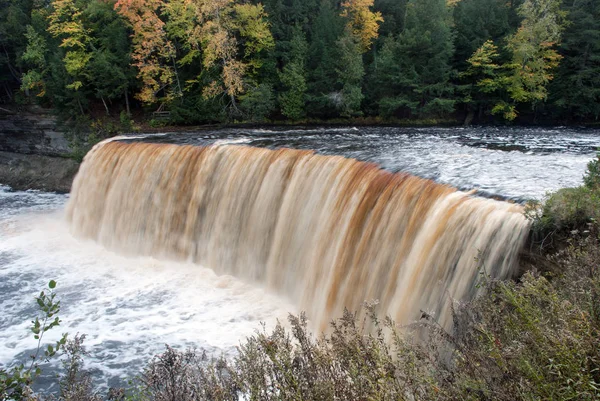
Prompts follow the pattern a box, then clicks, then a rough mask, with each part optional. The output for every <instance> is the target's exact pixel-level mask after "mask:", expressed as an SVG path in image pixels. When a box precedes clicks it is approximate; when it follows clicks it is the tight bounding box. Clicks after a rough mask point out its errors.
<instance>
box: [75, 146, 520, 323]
mask: <svg viewBox="0 0 600 401" xmlns="http://www.w3.org/2000/svg"><path fill="white" fill-rule="evenodd" d="M67 218H68V220H69V221H70V224H71V229H72V232H73V233H74V235H77V236H80V237H84V238H90V239H93V240H95V241H98V242H100V243H101V244H103V245H104V246H106V247H108V248H110V249H113V250H115V251H119V252H123V253H127V254H135V255H152V256H157V257H167V258H175V259H187V260H191V261H193V262H195V263H199V264H201V265H203V266H206V267H210V268H212V269H213V270H215V271H216V272H217V273H219V274H230V275H233V276H236V277H239V278H242V279H246V280H251V281H254V282H257V283H261V284H264V285H266V286H267V287H269V288H271V289H272V290H274V291H276V292H278V293H279V294H282V295H284V296H287V297H289V298H290V299H291V300H292V301H293V302H295V303H296V304H297V305H298V307H299V309H301V310H304V311H306V312H307V315H308V316H309V317H310V318H311V319H312V320H313V321H314V322H316V323H317V324H319V325H320V328H324V327H325V325H326V324H327V322H328V321H329V320H330V319H332V318H334V317H338V316H340V314H341V312H342V310H343V308H344V307H347V308H349V309H350V310H357V309H359V308H360V305H361V303H362V302H363V301H365V300H373V299H378V300H379V303H380V310H381V312H382V313H386V314H389V315H390V316H392V317H393V318H395V319H396V320H397V321H398V322H400V323H406V322H409V321H410V320H412V319H414V318H415V317H416V316H418V314H419V311H420V310H421V309H423V310H427V311H429V312H431V313H432V314H434V315H435V316H437V318H438V319H439V321H440V323H441V324H444V325H447V324H448V323H449V320H450V319H451V317H450V313H449V312H450V310H449V308H450V298H454V299H468V298H469V297H471V296H472V295H473V294H474V292H475V291H476V283H477V279H478V276H479V271H480V267H481V266H484V268H485V271H486V272H487V273H488V274H491V275H493V276H495V277H502V278H503V277H507V276H509V275H510V274H511V270H512V268H513V267H514V265H515V262H516V258H517V255H518V253H519V251H520V249H521V247H522V245H523V242H524V240H525V237H526V235H527V231H528V222H527V220H526V219H525V217H524V216H523V211H522V207H521V206H519V205H515V204H511V203H507V202H500V201H495V200H491V199H484V198H479V197H474V196H472V195H471V194H469V193H466V192H462V191H458V190H456V189H453V188H451V187H448V186H445V185H440V184H436V183H434V182H432V181H430V180H425V179H421V178H418V177H414V176H411V175H408V174H402V173H390V172H387V171H384V170H382V169H381V168H380V167H379V166H377V165H375V164H371V163H364V162H360V161H357V160H353V159H347V158H344V157H339V156H322V155H317V154H315V153H314V152H311V151H301V150H292V149H279V150H269V149H261V148H253V147H247V146H208V147H196V146H178V145H163V144H147V143H133V144H127V143H122V142H118V141H113V142H105V143H101V144H99V145H97V146H96V147H95V148H94V149H93V150H92V151H91V152H90V153H89V154H88V155H87V156H86V157H85V160H84V162H83V164H82V165H81V168H80V171H79V173H78V175H77V177H76V179H75V181H74V183H73V188H72V191H71V198H70V200H69V203H68V205H67Z"/></svg>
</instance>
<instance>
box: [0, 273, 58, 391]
mask: <svg viewBox="0 0 600 401" xmlns="http://www.w3.org/2000/svg"><path fill="white" fill-rule="evenodd" d="M55 288H56V281H54V280H51V281H50V282H49V283H48V289H46V290H43V291H41V292H40V294H39V295H38V296H37V297H36V298H35V300H36V303H37V306H38V308H39V314H38V316H36V317H35V319H34V320H32V321H31V326H30V331H31V333H32V334H33V338H34V339H35V340H36V341H37V347H36V350H35V352H34V354H32V355H31V362H30V363H29V364H28V366H26V365H25V364H23V363H21V364H19V365H17V366H14V367H12V368H10V369H0V401H5V400H12V399H14V400H19V399H23V398H26V397H27V396H28V395H31V394H32V392H31V388H30V386H31V384H32V383H33V382H34V381H35V379H36V378H37V377H38V376H39V375H40V374H41V368H40V366H39V364H40V362H42V361H49V360H50V358H52V357H54V356H55V355H56V353H57V352H58V351H59V350H61V349H62V348H63V347H64V346H65V344H66V343H67V334H63V335H62V337H61V338H60V339H59V340H58V341H56V342H55V343H53V344H47V345H44V344H43V338H44V335H45V334H46V333H47V332H48V331H49V330H52V329H53V328H55V327H58V326H59V325H60V322H61V320H60V318H59V317H58V313H59V312H60V301H58V300H57V299H56V293H55V292H54V289H55Z"/></svg>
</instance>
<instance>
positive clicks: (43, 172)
mask: <svg viewBox="0 0 600 401" xmlns="http://www.w3.org/2000/svg"><path fill="white" fill-rule="evenodd" d="M78 169H79V163H77V162H76V161H74V160H71V159H68V158H65V157H52V156H43V155H32V154H20V153H13V152H2V151H0V183H1V184H3V185H7V186H9V187H11V188H13V189H15V190H28V189H37V190H41V191H48V192H59V193H68V192H69V191H70V190H71V184H72V182H73V179H74V178H75V175H76V174H77V171H78Z"/></svg>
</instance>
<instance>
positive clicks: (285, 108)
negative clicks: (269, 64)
mask: <svg viewBox="0 0 600 401" xmlns="http://www.w3.org/2000/svg"><path fill="white" fill-rule="evenodd" d="M307 50H308V44H307V43H306V38H305V37H304V32H302V28H301V27H300V26H299V25H297V26H296V27H295V32H294V36H293V37H292V41H291V51H290V53H289V57H290V61H289V62H288V63H287V64H286V65H285V67H283V71H281V73H280V80H281V83H282V84H283V91H282V93H281V94H280V95H279V99H278V100H279V104H280V108H281V114H283V115H284V116H286V117H287V118H290V119H292V120H298V119H300V118H302V117H304V115H305V110H304V107H305V104H306V89H307V86H306V53H307Z"/></svg>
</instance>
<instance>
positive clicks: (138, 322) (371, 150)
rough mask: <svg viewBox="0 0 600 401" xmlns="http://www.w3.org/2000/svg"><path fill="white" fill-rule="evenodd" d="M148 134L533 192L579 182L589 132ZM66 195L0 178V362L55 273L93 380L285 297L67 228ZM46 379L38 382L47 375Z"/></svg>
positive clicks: (248, 317)
mask: <svg viewBox="0 0 600 401" xmlns="http://www.w3.org/2000/svg"><path fill="white" fill-rule="evenodd" d="M130 140H132V141H133V140H144V141H153V142H167V143H179V144H198V145H205V144H236V143H237V144H240V145H252V146H262V147H269V148H278V147H291V148H299V149H315V150H317V151H318V152H319V153H323V154H336V155H343V156H347V157H353V158H357V159H359V160H363V161H371V162H375V163H378V164H380V165H381V166H382V167H383V168H385V169H388V170H391V171H407V172H410V173H412V174H415V175H418V176H421V177H426V178H431V179H434V180H436V181H438V182H441V183H446V184H450V185H453V186H456V187H459V188H461V189H468V190H470V189H475V190H477V191H479V192H480V193H481V194H483V195H485V196H499V197H502V198H507V199H510V200H513V201H524V200H526V199H531V198H536V199H542V198H543V196H544V194H545V193H546V192H547V191H552V190H555V189H558V188H561V187H565V186H575V185H579V184H580V183H581V178H582V175H583V174H584V172H585V167H586V164H587V163H588V162H589V161H590V160H591V159H592V158H593V157H594V154H595V150H596V149H597V148H599V147H600V132H599V131H592V130H572V129H560V128H556V129H529V128H528V129H523V128H504V129H495V128H485V129H483V128H468V129H462V128H448V129H430V128H419V129H405V128H353V127H350V128H335V129H327V128H314V129H287V128H286V129H272V128H270V129H227V130H218V131H210V130H206V131H202V132H195V133H178V134H158V135H156V134H154V135H151V136H146V137H144V138H139V137H138V138H135V139H133V138H132V139H130ZM67 200H68V196H67V195H58V194H52V193H43V192H36V191H28V192H13V191H11V190H10V189H9V188H7V187H0V308H1V310H2V311H3V313H2V314H0V365H4V366H7V365H10V364H11V363H13V362H14V361H15V360H26V359H27V356H28V355H29V354H30V353H31V352H32V350H33V348H34V346H35V343H34V340H33V338H32V336H31V335H30V334H29V333H28V325H29V322H30V320H31V319H32V318H33V317H34V314H35V311H36V309H35V306H34V301H33V298H34V296H35V295H36V294H37V293H39V291H40V290H41V289H42V288H43V287H44V286H45V285H46V283H47V282H48V281H49V280H51V279H54V280H56V281H57V282H58V287H57V292H58V293H59V298H60V299H61V301H62V311H61V314H60V316H61V318H62V320H63V323H62V324H61V326H60V327H59V328H58V329H57V330H56V329H55V330H56V332H55V333H49V336H48V340H51V339H56V338H58V337H59V335H60V333H61V332H63V331H64V332H69V333H70V334H71V335H73V334H75V333H78V332H79V333H85V334H86V335H87V340H86V344H87V348H88V351H89V352H90V355H89V357H88V358H87V367H88V368H90V369H91V371H92V373H93V374H94V378H95V380H96V381H97V382H98V383H101V384H103V385H116V384H118V383H119V382H120V380H122V378H124V377H126V376H132V375H135V374H136V373H138V372H139V369H140V367H141V366H143V365H144V364H145V363H146V362H147V361H148V359H149V358H150V357H151V356H152V355H155V354H157V353H159V352H161V351H162V350H163V349H164V344H171V345H175V346H178V347H182V348H184V347H192V346H195V347H199V348H205V349H207V350H208V351H209V352H213V353H216V354H218V353H226V354H229V353H231V352H233V350H234V347H235V346H236V345H237V344H238V343H239V341H240V340H241V339H243V338H244V337H246V336H248V335H250V334H252V333H253V332H254V331H255V330H257V329H260V327H261V326H260V322H265V324H266V326H267V327H272V326H273V325H274V324H275V322H276V320H277V319H285V317H286V315H287V313H288V312H295V310H294V307H293V306H292V305H291V304H290V303H289V302H288V301H286V300H285V299H283V298H281V297H277V296H275V295H272V294H269V293H268V292H267V291H265V290H263V289H262V288H258V287H256V286H253V285H249V284H246V283H244V282H242V281H240V280H237V279H236V278H233V277H229V276H217V275H216V274H215V273H214V272H213V271H212V270H210V269H208V268H205V267H199V266H197V265H193V264H188V263H177V262H172V261H164V260H157V259H154V258H128V257H124V256H120V255H117V254H115V253H112V252H109V251H107V250H106V249H104V248H102V247H101V246H100V245H97V244H95V243H92V242H89V241H82V240H79V239H77V238H74V237H73V236H71V234H70V233H69V228H68V226H67V225H66V223H65V221H64V216H63V213H64V212H63V209H64V205H65V203H66V202H67ZM48 383H50V381H47V382H44V385H46V386H48V385H49V384H48Z"/></svg>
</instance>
